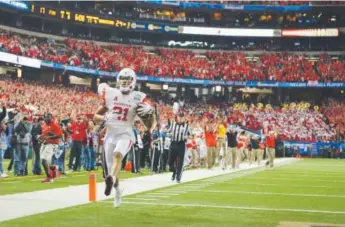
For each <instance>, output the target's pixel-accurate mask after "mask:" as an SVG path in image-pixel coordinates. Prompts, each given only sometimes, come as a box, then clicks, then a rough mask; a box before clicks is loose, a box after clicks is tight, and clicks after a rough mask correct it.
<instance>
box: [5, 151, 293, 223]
mask: <svg viewBox="0 0 345 227" xmlns="http://www.w3.org/2000/svg"><path fill="white" fill-rule="evenodd" d="M293 162H296V159H291V158H290V159H289V158H285V159H276V163H277V164H278V163H284V164H288V163H293ZM263 165H264V163H262V165H261V166H263ZM253 168H257V166H249V165H247V164H243V165H242V166H241V169H240V170H237V171H233V172H224V171H223V170H221V169H220V168H216V169H214V170H211V171H210V170H207V169H196V170H189V171H185V172H184V173H183V176H182V182H183V183H187V182H190V183H192V182H193V181H196V180H201V179H205V178H210V177H215V176H220V175H224V174H227V175H232V174H233V173H236V172H238V171H241V172H246V171H247V170H250V169H253ZM87 178H88V176H87V175H85V181H86V182H87ZM170 179H171V174H170V173H165V174H157V175H151V176H143V177H136V178H130V179H125V180H122V181H120V188H124V189H125V190H124V193H123V196H128V195H133V194H137V193H142V192H146V191H151V190H157V189H159V188H165V187H169V186H173V185H174V186H176V185H177V184H176V182H172V181H171V180H170ZM16 183H18V182H16ZM37 183H38V184H41V183H39V182H37ZM183 183H182V184H181V186H182V185H183ZM0 184H1V183H0ZM88 189H89V186H88V185H87V184H85V185H78V186H70V187H64V188H56V189H49V190H42V191H34V192H27V193H18V194H12V195H2V196H0V204H1V206H2V207H6V209H2V210H1V215H0V223H1V222H2V221H7V220H11V219H16V218H21V217H25V216H29V215H35V214H40V213H44V212H49V211H54V210H57V209H63V208H67V207H73V206H78V205H83V204H88V203H90V202H89V201H88ZM0 190H1V185H0ZM96 192H97V196H96V197H97V201H102V200H106V199H110V198H113V197H112V196H109V197H106V196H105V195H104V183H103V182H101V183H97V187H96ZM113 193H114V190H113ZM156 197H157V196H156Z"/></svg>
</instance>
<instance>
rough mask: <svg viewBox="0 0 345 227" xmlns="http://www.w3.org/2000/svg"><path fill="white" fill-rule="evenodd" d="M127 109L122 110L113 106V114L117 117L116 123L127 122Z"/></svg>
mask: <svg viewBox="0 0 345 227" xmlns="http://www.w3.org/2000/svg"><path fill="white" fill-rule="evenodd" d="M128 110H129V108H123V107H121V106H114V108H113V114H116V115H117V118H116V119H117V120H118V121H127V114H128Z"/></svg>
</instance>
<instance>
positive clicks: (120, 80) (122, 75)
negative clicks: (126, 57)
mask: <svg viewBox="0 0 345 227" xmlns="http://www.w3.org/2000/svg"><path fill="white" fill-rule="evenodd" d="M136 80H137V75H136V74H135V72H134V71H133V69H130V68H124V69H122V70H121V71H120V72H119V74H118V75H117V81H116V86H117V87H118V89H119V90H120V91H121V92H122V93H124V94H128V93H130V92H131V91H133V90H134V88H135V84H136Z"/></svg>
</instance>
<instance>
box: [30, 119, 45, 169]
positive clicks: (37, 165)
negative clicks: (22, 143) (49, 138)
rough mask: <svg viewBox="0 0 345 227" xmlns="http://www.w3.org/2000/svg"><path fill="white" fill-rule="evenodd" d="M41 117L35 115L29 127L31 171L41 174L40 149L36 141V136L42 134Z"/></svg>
mask: <svg viewBox="0 0 345 227" xmlns="http://www.w3.org/2000/svg"><path fill="white" fill-rule="evenodd" d="M41 124H43V118H41V117H40V118H37V117H35V118H34V120H33V124H32V129H31V142H32V149H33V155H32V172H33V174H34V175H40V174H41V158H40V149H41V144H40V143H39V142H38V137H39V136H40V135H41V134H42V126H41Z"/></svg>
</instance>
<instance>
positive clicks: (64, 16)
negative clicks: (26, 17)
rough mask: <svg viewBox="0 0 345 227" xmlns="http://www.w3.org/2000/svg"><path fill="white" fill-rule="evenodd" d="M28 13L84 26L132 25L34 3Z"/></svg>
mask: <svg viewBox="0 0 345 227" xmlns="http://www.w3.org/2000/svg"><path fill="white" fill-rule="evenodd" d="M30 12H31V13H35V14H40V15H42V16H46V17H50V18H55V19H58V20H65V21H71V22H78V23H85V24H94V25H105V26H110V27H117V28H131V25H132V23H131V22H130V21H127V20H119V19H105V18H101V17H98V16H94V15H90V14H85V13H76V12H72V11H69V10H65V9H53V8H51V7H45V6H40V5H36V4H35V3H34V2H33V3H31V5H30Z"/></svg>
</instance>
